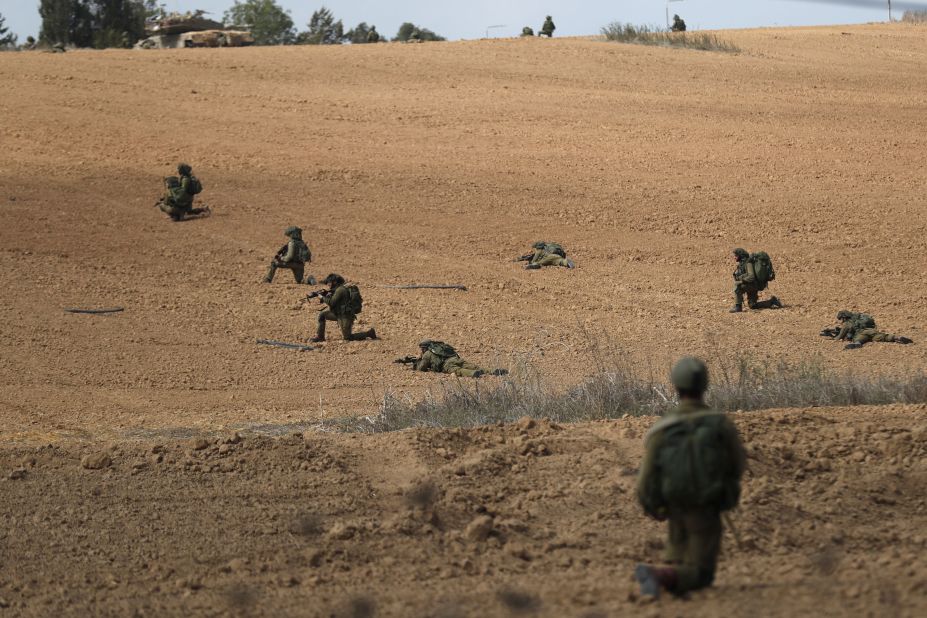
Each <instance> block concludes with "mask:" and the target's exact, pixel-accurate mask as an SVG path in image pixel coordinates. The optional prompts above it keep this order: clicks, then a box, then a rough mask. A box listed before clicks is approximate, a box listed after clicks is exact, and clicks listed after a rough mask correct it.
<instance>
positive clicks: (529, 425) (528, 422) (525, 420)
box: [515, 416, 537, 431]
mask: <svg viewBox="0 0 927 618" xmlns="http://www.w3.org/2000/svg"><path fill="white" fill-rule="evenodd" d="M536 426H537V423H536V422H535V421H534V419H533V418H531V417H530V416H523V417H521V418H520V419H518V420H517V421H515V427H516V428H517V429H518V430H519V431H528V430H529V429H534V428H535V427H536Z"/></svg>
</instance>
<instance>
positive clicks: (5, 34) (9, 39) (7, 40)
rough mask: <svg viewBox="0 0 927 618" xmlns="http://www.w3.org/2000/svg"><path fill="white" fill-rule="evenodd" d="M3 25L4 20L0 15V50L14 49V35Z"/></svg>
mask: <svg viewBox="0 0 927 618" xmlns="http://www.w3.org/2000/svg"><path fill="white" fill-rule="evenodd" d="M5 24H6V18H5V17H4V16H3V14H2V13H0V49H8V48H12V47H16V35H15V34H13V33H12V32H10V29H9V28H7V27H6V25H5Z"/></svg>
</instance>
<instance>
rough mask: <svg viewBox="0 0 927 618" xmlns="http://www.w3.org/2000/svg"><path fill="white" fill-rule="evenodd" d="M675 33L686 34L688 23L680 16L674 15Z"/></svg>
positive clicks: (673, 28)
mask: <svg viewBox="0 0 927 618" xmlns="http://www.w3.org/2000/svg"><path fill="white" fill-rule="evenodd" d="M672 30H673V32H685V31H686V22H685V21H684V20H683V19H682V17H680V16H679V15H673V27H672Z"/></svg>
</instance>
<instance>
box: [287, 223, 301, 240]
mask: <svg viewBox="0 0 927 618" xmlns="http://www.w3.org/2000/svg"><path fill="white" fill-rule="evenodd" d="M302 233H303V228H301V227H296V226H295V225H291V226H290V227H288V228H286V229H285V230H283V235H284V236H290V237H291V238H292V237H294V236H300V235H302Z"/></svg>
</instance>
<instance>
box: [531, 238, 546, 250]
mask: <svg viewBox="0 0 927 618" xmlns="http://www.w3.org/2000/svg"><path fill="white" fill-rule="evenodd" d="M546 246H547V243H546V242H544V241H543V240H539V241H537V242H536V243H534V244H533V245H531V247H532V248H533V249H543V248H544V247H546Z"/></svg>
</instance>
